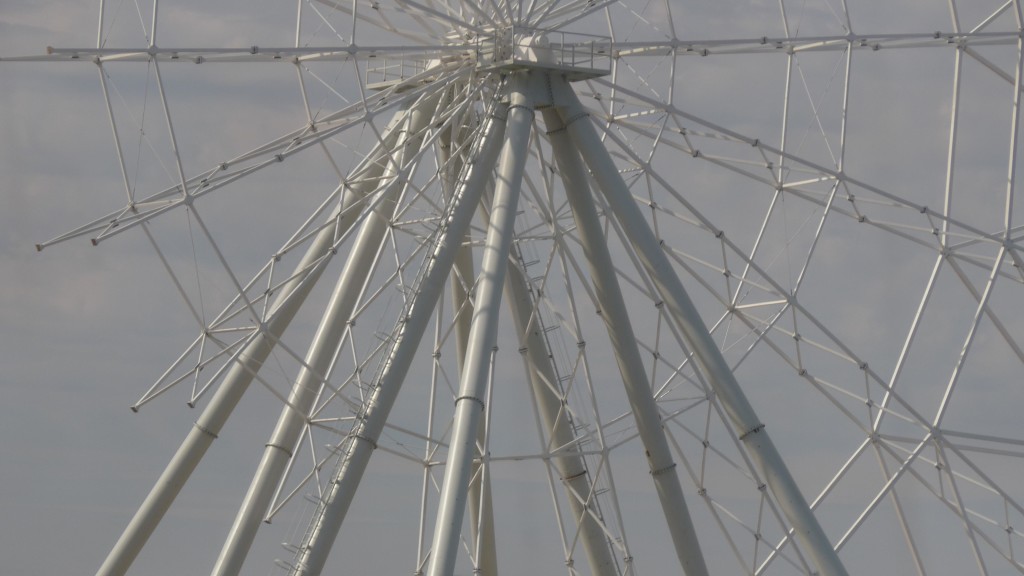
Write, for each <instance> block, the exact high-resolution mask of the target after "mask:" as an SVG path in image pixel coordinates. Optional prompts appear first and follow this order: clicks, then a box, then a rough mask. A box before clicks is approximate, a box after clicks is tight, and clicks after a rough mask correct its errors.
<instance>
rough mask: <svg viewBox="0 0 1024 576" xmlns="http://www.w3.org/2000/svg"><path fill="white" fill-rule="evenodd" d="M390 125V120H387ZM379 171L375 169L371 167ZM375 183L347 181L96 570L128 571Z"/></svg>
mask: <svg viewBox="0 0 1024 576" xmlns="http://www.w3.org/2000/svg"><path fill="white" fill-rule="evenodd" d="M392 125H393V124H392ZM391 140H392V139H390V138H388V136H387V135H385V138H384V142H383V144H382V145H379V146H378V147H377V148H376V149H375V150H374V152H373V153H371V154H370V155H369V156H368V157H367V160H366V161H365V162H364V163H363V164H362V167H361V169H362V170H364V171H366V170H369V171H371V172H372V171H373V170H375V166H376V165H377V164H378V163H379V161H380V159H381V158H383V157H385V156H386V152H385V151H386V150H388V149H390V147H391V144H392V141H391ZM376 173H377V175H378V176H379V174H380V172H379V170H378V171H377V172H376ZM375 187H376V183H374V182H371V181H370V180H369V179H360V180H359V182H358V183H356V184H354V185H353V186H352V191H353V192H354V193H353V194H349V195H346V196H345V198H344V204H343V206H342V207H340V208H338V209H336V210H335V212H334V213H333V214H332V215H331V218H330V221H331V223H330V224H329V225H328V226H326V227H325V228H324V229H323V230H321V231H320V232H319V233H318V234H317V235H316V237H315V238H314V239H313V241H312V243H311V244H310V246H309V248H308V249H307V251H306V253H305V255H304V256H303V258H302V261H301V262H299V264H298V266H297V267H296V272H295V274H294V275H293V277H292V279H291V280H290V281H288V282H287V283H285V284H284V285H283V286H282V287H281V289H280V291H279V292H278V295H277V298H276V299H275V301H274V304H273V306H272V308H271V312H270V314H269V315H268V318H269V319H268V320H267V321H266V323H265V324H263V326H262V329H261V331H260V332H259V333H258V334H256V335H255V336H254V337H253V338H252V339H251V340H250V341H249V342H248V343H247V344H246V345H245V347H244V348H243V349H242V350H241V351H240V352H239V353H238V356H237V357H236V358H235V360H234V363H233V364H232V366H231V368H230V369H229V370H228V372H227V374H226V375H225V377H224V381H223V382H222V383H221V385H220V387H218V388H217V391H216V393H215V394H214V395H213V397H212V398H211V399H210V403H209V404H208V405H207V407H206V408H205V409H204V410H203V413H202V414H201V415H200V416H199V418H198V419H197V420H196V422H195V424H194V425H193V427H192V429H191V430H190V431H189V433H188V436H186V437H185V440H184V442H182V444H181V446H180V447H179V448H178V451H177V452H176V453H175V454H174V457H173V458H172V459H171V461H170V462H169V463H168V464H167V468H166V469H164V472H163V473H162V474H161V475H160V478H159V479H158V480H157V482H156V484H155V485H154V486H153V488H152V490H150V492H149V494H148V495H147V496H146V499H145V501H143V503H142V505H140V506H139V509H138V510H137V511H136V512H135V516H133V517H132V520H131V522H129V524H128V526H127V527H126V528H125V530H124V532H123V533H122V534H121V537H120V538H119V539H118V541H117V543H116V544H115V545H114V548H113V549H112V550H111V551H110V554H108V555H107V558H106V560H105V561H104V562H103V565H102V566H100V569H99V570H98V571H97V573H96V574H97V576H114V575H120V574H124V573H125V572H127V571H128V568H129V567H130V566H131V564H132V562H133V561H134V560H135V557H136V556H138V554H139V552H140V551H141V550H142V547H143V546H144V545H145V544H146V541H147V540H148V539H149V537H150V535H152V533H153V530H155V529H156V527H157V525H158V524H159V523H160V520H161V519H162V518H163V516H164V514H165V513H166V512H167V509H168V508H169V507H170V506H171V503H173V502H174V499H175V498H176V497H177V496H178V493H179V492H180V491H181V489H182V487H183V486H184V485H185V482H186V481H187V480H188V478H189V476H191V475H192V472H193V471H194V470H195V468H196V466H197V465H198V464H199V461H200V460H202V458H203V455H204V454H206V451H207V449H209V447H210V445H211V444H212V443H213V440H214V439H215V438H216V437H217V434H218V433H220V430H221V428H223V426H224V423H225V422H227V419H228V417H229V416H230V415H231V412H232V411H233V410H234V409H235V406H237V405H238V401H239V400H241V398H242V395H243V394H244V393H245V391H246V389H248V387H249V384H250V383H252V380H253V378H255V376H256V373H257V372H259V369H260V367H261V366H262V365H263V362H264V361H265V360H266V359H267V356H269V355H270V352H271V350H273V348H274V346H275V344H276V343H277V340H278V339H279V338H280V337H281V335H282V334H283V333H284V331H285V329H286V328H287V327H288V324H289V323H291V321H292V319H293V318H294V317H295V314H296V313H297V312H298V310H299V308H300V307H301V306H302V303H303V302H304V301H305V299H306V297H307V296H308V295H309V293H310V291H311V290H312V289H313V286H314V285H315V284H316V281H317V280H318V279H319V277H320V275H321V274H322V273H323V270H324V267H325V266H324V264H325V261H324V260H323V257H324V255H325V254H326V253H327V252H328V251H329V250H330V249H331V246H332V245H333V243H334V241H335V238H336V237H338V236H340V235H341V234H343V233H344V232H345V231H347V230H348V228H349V227H351V226H352V225H353V224H354V223H355V220H356V218H357V217H358V215H357V214H356V212H357V211H355V210H347V208H349V207H350V206H352V205H354V204H355V203H356V202H358V201H359V200H360V199H361V198H362V195H363V194H365V193H366V192H367V191H369V190H372V189H374V188H375Z"/></svg>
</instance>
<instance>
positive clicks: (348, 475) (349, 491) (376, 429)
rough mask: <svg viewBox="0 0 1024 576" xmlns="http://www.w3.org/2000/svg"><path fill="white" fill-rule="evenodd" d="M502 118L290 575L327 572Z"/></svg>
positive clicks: (488, 165) (494, 124)
mask: <svg viewBox="0 0 1024 576" xmlns="http://www.w3.org/2000/svg"><path fill="white" fill-rule="evenodd" d="M504 113H505V111H504V107H503V106H502V105H498V106H497V107H496V110H495V111H494V115H492V117H491V118H490V119H489V122H488V126H487V129H486V131H485V132H484V134H483V135H482V136H481V137H480V141H481V145H480V147H479V148H478V149H477V151H476V157H475V158H474V160H473V162H472V166H471V167H470V169H469V174H468V175H467V177H466V181H465V182H463V183H462V185H461V186H460V187H459V192H458V194H457V197H456V199H455V200H454V201H455V207H454V210H453V212H452V213H451V215H450V216H449V218H448V220H447V221H446V223H445V226H444V230H443V236H442V238H440V240H439V242H438V244H437V245H436V246H435V247H434V249H433V251H432V253H431V256H430V257H429V258H428V259H427V261H426V262H427V264H426V265H427V267H428V268H427V270H426V271H425V274H424V276H423V278H422V281H421V283H420V285H419V286H418V291H417V293H416V295H415V299H414V301H413V302H412V306H411V308H410V309H409V310H408V314H407V315H406V316H405V317H404V318H403V319H402V320H401V325H402V328H401V331H400V333H399V334H398V335H397V339H396V342H395V343H394V346H393V348H392V349H391V352H390V354H389V355H388V359H387V361H386V363H385V367H384V369H383V372H382V373H381V374H380V375H379V377H378V378H376V379H375V383H374V387H373V390H372V392H371V395H370V398H369V400H368V401H367V403H366V405H365V411H364V412H362V413H361V414H360V415H359V418H358V422H357V424H356V425H355V427H354V428H353V430H352V432H350V433H349V435H348V437H347V438H346V439H345V441H344V444H345V447H344V451H343V453H342V459H343V460H342V462H341V464H340V467H339V469H338V471H337V473H336V475H335V477H334V478H333V479H332V482H331V486H330V487H329V489H328V491H327V494H326V495H325V496H324V500H323V502H322V503H321V507H320V509H319V510H318V511H317V515H316V517H314V519H313V522H312V524H311V526H310V528H309V530H308V532H307V536H306V537H305V538H304V540H303V543H302V545H301V546H300V550H299V554H298V558H297V561H296V564H295V566H294V569H293V571H292V574H296V575H297V574H302V575H317V574H320V572H321V571H322V570H323V567H324V564H325V563H326V561H327V555H328V554H329V553H330V549H331V546H332V545H333V543H334V539H335V538H336V537H337V535H338V531H339V530H340V529H341V524H342V522H343V521H344V519H345V514H346V513H347V512H348V507H349V505H350V504H351V503H352V497H353V496H354V495H355V492H356V489H357V488H358V487H359V482H360V481H361V480H362V476H363V472H365V470H366V465H367V464H368V463H369V461H370V456H371V454H372V452H373V449H374V448H375V447H376V444H377V439H378V438H379V437H380V434H381V431H382V430H383V429H384V424H385V422H386V421H387V418H388V414H389V413H390V411H391V408H392V406H394V403H395V399H396V398H397V396H398V391H399V389H400V388H401V385H402V382H403V380H404V379H405V376H406V374H407V373H408V371H409V365H410V363H411V362H412V359H413V356H414V355H415V353H416V349H417V348H418V347H419V343H420V340H421V339H422V337H423V332H424V330H425V329H426V327H427V324H428V322H429V321H430V318H431V313H432V311H433V309H434V307H435V306H436V304H437V299H438V298H439V297H440V295H441V291H442V290H443V289H444V285H445V280H446V279H447V276H448V274H449V272H450V271H451V267H452V262H453V261H454V259H455V255H456V253H457V252H458V249H459V247H460V246H461V244H462V239H463V238H464V237H465V235H466V232H467V230H468V229H469V223H470V221H471V220H472V217H473V213H474V211H475V210H476V207H477V204H478V203H479V201H480V196H481V194H482V193H483V189H484V185H485V184H486V182H487V178H488V176H489V175H490V173H491V170H492V167H493V166H494V162H495V160H496V159H497V156H498V151H499V150H500V146H501V142H502V139H503V137H504V128H505V122H504V120H505V119H504Z"/></svg>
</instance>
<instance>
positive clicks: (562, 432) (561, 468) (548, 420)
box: [505, 112, 619, 576]
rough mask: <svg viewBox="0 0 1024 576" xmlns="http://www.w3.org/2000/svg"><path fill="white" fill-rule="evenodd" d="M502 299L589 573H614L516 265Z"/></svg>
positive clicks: (602, 575)
mask: <svg viewBox="0 0 1024 576" xmlns="http://www.w3.org/2000/svg"><path fill="white" fill-rule="evenodd" d="M545 116H546V112H545ZM505 300H506V301H507V302H508V306H509V308H510V309H511V311H512V319H513V321H514V322H515V325H516V334H517V335H518V336H519V345H520V347H521V350H522V351H523V352H524V354H525V355H526V364H527V366H528V371H529V374H528V376H529V379H530V390H531V392H532V394H533V398H534V401H535V402H536V404H537V408H538V411H539V412H540V417H541V422H543V424H544V429H545V430H546V431H547V432H548V433H549V434H550V440H549V442H548V445H549V446H557V447H559V449H558V451H557V453H555V454H552V455H551V463H552V464H554V466H555V469H556V470H557V471H558V476H559V478H560V479H561V480H562V483H563V484H564V485H565V490H566V492H567V494H568V500H569V509H570V510H571V511H572V516H573V518H574V519H575V521H576V522H577V527H578V529H579V540H580V544H581V545H582V546H583V552H584V554H585V555H586V557H587V563H588V564H589V566H590V573H591V574H594V576H618V574H619V571H618V566H617V565H616V564H615V557H614V555H613V554H612V551H611V546H610V544H609V542H608V536H607V535H606V534H605V531H604V530H603V529H602V527H601V525H600V523H599V522H598V519H597V518H596V517H595V510H594V505H593V497H594V494H593V486H592V485H591V478H590V476H589V475H588V474H587V467H586V464H585V463H584V461H583V457H582V456H581V455H580V454H579V452H578V451H577V449H576V448H565V447H566V446H576V444H575V441H576V435H575V434H574V433H573V430H572V425H571V424H570V423H569V418H568V417H567V415H566V414H565V410H564V409H563V405H562V398H560V397H558V396H557V395H556V394H554V393H553V392H552V388H553V387H554V386H555V385H556V384H557V377H556V376H555V368H554V366H553V365H552V361H551V352H550V350H549V349H548V345H547V342H546V341H545V340H544V335H543V333H542V332H541V325H540V323H539V322H537V321H536V319H535V318H533V301H532V298H531V297H530V288H529V285H528V284H527V282H526V277H525V276H524V275H523V273H522V271H520V269H519V268H518V267H516V266H509V269H508V277H507V278H506V279H505Z"/></svg>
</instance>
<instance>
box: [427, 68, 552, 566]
mask: <svg viewBox="0 0 1024 576" xmlns="http://www.w3.org/2000/svg"><path fill="white" fill-rule="evenodd" d="M510 84H511V86H510V89H509V100H510V102H509V109H508V120H507V123H506V128H505V138H506V140H505V144H504V147H503V148H502V153H501V160H500V162H499V164H498V172H497V176H496V177H495V180H496V185H495V192H494V202H493V203H492V204H491V209H490V222H489V223H488V226H487V240H486V242H485V244H484V249H483V250H484V255H483V262H482V263H481V269H480V275H479V276H478V277H477V280H476V283H475V289H474V293H475V295H474V297H473V318H472V321H471V324H470V331H469V339H468V346H467V348H466V360H465V364H464V366H463V368H462V374H461V383H460V385H459V392H458V396H457V398H456V400H455V416H454V424H453V428H452V435H451V441H450V444H449V449H448V460H447V464H446V466H445V475H444V482H443V483H442V485H441V496H440V498H441V499H440V502H439V503H438V513H437V524H436V526H435V528H434V544H433V546H431V551H432V553H431V557H430V568H429V570H428V572H427V573H428V574H429V575H430V576H451V574H452V573H453V571H454V570H455V556H456V554H457V552H458V546H459V537H460V535H461V533H462V520H463V515H464V514H465V510H466V501H467V499H468V495H469V481H470V472H471V471H472V468H473V466H472V461H473V459H474V458H475V457H476V456H477V448H476V442H477V438H478V436H479V434H478V430H477V427H478V426H479V422H480V418H481V416H482V415H483V413H484V408H485V402H486V399H487V397H488V394H489V392H488V388H489V386H490V375H491V373H492V369H493V364H492V362H493V354H494V352H495V351H496V349H497V337H498V310H499V309H500V307H501V291H502V286H503V285H504V283H505V271H506V270H507V267H508V260H509V247H510V246H511V245H512V233H513V231H512V226H513V225H514V223H515V216H516V208H517V205H518V198H519V187H520V185H521V182H522V178H523V169H524V167H525V165H526V158H527V154H528V149H527V147H528V145H529V141H530V130H531V127H532V125H533V109H532V108H531V107H530V105H529V102H530V101H532V100H533V98H532V97H531V95H530V94H528V93H527V90H528V89H529V86H530V84H529V83H527V82H526V81H525V79H523V78H521V77H520V76H519V75H516V76H513V77H512V78H511V80H510ZM484 457H486V455H484ZM484 473H485V474H486V465H485V468H484Z"/></svg>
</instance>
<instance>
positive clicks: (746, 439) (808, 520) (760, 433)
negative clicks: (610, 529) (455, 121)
mask: <svg viewBox="0 0 1024 576" xmlns="http://www.w3.org/2000/svg"><path fill="white" fill-rule="evenodd" d="M552 89H553V90H554V91H555V94H556V98H559V97H560V98H564V99H565V101H566V102H569V104H568V105H567V106H566V107H565V108H564V109H560V110H559V113H560V114H561V115H562V120H563V122H564V123H565V124H566V125H567V130H568V133H569V136H570V138H571V140H572V143H573V144H574V145H575V146H576V147H577V148H578V149H579V151H580V154H581V156H582V157H583V160H584V162H586V165H587V167H588V168H589V169H590V171H591V173H592V174H593V177H594V180H595V181H596V182H597V185H598V187H599V188H600V190H601V192H602V194H603V195H604V197H605V198H606V200H607V202H608V205H609V208H610V209H611V211H612V212H613V214H614V216H615V218H616V219H617V220H618V221H619V223H620V224H621V225H622V228H623V230H624V231H625V232H626V235H627V237H628V238H629V241H630V243H631V244H632V245H633V248H634V249H635V250H636V252H637V255H638V256H639V257H640V260H641V262H642V264H643V266H644V269H645V270H646V272H647V274H648V275H649V276H650V277H651V279H652V280H653V281H654V283H655V287H656V288H657V291H658V294H659V295H660V296H661V298H662V299H663V301H664V302H665V304H666V308H667V309H668V312H669V317H670V318H672V320H673V321H674V322H675V323H676V325H677V326H678V327H679V328H680V330H681V331H682V333H683V336H684V338H685V339H686V341H687V344H688V345H689V347H690V349H691V350H692V351H693V353H694V357H695V359H696V360H697V365H698V366H699V367H700V369H701V371H702V372H703V373H704V374H705V376H706V378H707V380H708V382H709V383H710V384H711V386H712V388H713V390H714V392H715V394H716V395H717V396H718V398H719V400H720V401H721V402H722V406H723V407H724V409H725V411H726V414H727V415H728V416H729V419H730V421H731V422H732V425H733V427H734V429H735V430H736V433H737V434H738V435H739V438H740V440H741V441H742V443H743V445H744V446H745V448H746V449H747V451H748V453H749V454H750V455H751V457H752V459H753V460H754V461H755V462H756V463H757V465H758V467H759V468H760V470H761V473H762V475H763V477H764V478H765V482H766V484H767V486H768V488H769V489H770V490H771V492H772V494H773V496H774V497H775V500H776V501H777V502H778V504H779V508H780V509H781V510H782V512H783V514H784V515H785V516H786V519H787V520H788V521H789V522H790V524H792V526H793V529H794V532H795V534H796V538H797V541H798V542H799V543H800V544H801V546H802V547H803V548H804V550H805V551H806V552H807V553H808V554H809V555H810V556H811V558H812V560H813V562H814V564H815V565H816V566H817V567H818V569H819V570H820V572H821V573H822V574H823V575H824V576H846V569H845V568H844V567H843V565H842V563H841V562H840V560H839V556H838V554H836V551H835V549H834V548H833V547H832V545H831V544H830V543H829V540H828V537H827V536H826V535H825V532H824V530H822V528H821V525H820V524H819V523H818V521H817V518H815V517H814V514H813V512H812V511H811V509H810V506H808V504H807V500H806V499H805V498H804V496H803V494H802V493H801V492H800V489H799V487H798V486H797V485H796V481H795V480H794V478H793V476H792V474H790V472H789V469H788V468H787V467H786V465H785V463H784V462H783V460H782V456H781V455H780V454H779V452H778V450H777V449H776V448H775V445H774V444H773V443H772V441H771V438H770V437H769V436H768V433H767V431H766V430H765V426H764V424H763V423H762V422H761V421H760V419H759V418H758V416H757V414H756V412H755V411H754V409H753V406H751V405H750V402H749V401H748V400H747V398H746V395H745V394H744V392H743V390H742V389H741V388H740V386H739V383H738V382H737V381H736V377H735V375H733V373H732V370H731V369H730V368H729V365H728V363H727V362H726V361H725V358H724V357H723V356H722V353H721V351H720V350H719V349H718V346H717V345H716V344H715V342H714V340H713V339H712V338H711V335H710V333H709V332H708V330H707V327H706V326H705V325H704V321H703V319H701V317H700V314H699V313H698V312H697V309H696V307H695V306H694V305H693V302H692V301H691V300H690V298H689V295H688V294H687V292H686V290H685V289H684V288H683V284H682V282H680V280H679V277H678V276H676V273H675V270H674V269H673V268H672V266H671V263H670V262H669V260H668V257H667V256H666V255H665V253H664V251H663V249H662V247H661V245H660V243H659V241H658V239H657V237H656V236H655V235H654V232H653V231H652V230H651V228H650V226H649V225H648V224H647V221H646V220H645V219H644V217H643V214H642V213H641V212H640V210H639V208H638V207H637V205H636V203H635V202H634V200H633V199H632V197H631V196H630V193H629V189H628V187H627V186H626V183H625V182H624V181H623V179H622V176H621V175H620V174H619V172H618V170H617V169H616V167H615V163H614V161H613V160H612V158H611V155H610V154H609V153H608V151H607V150H606V149H605V148H604V146H603V144H602V143H601V140H600V138H599V137H598V134H597V131H596V129H595V128H594V126H593V124H592V123H591V122H590V119H589V115H588V114H587V113H586V111H585V109H584V108H583V106H582V104H580V102H579V100H578V99H577V98H576V95H575V94H574V93H573V92H572V90H571V89H570V88H569V86H568V84H567V83H565V82H553V86H552Z"/></svg>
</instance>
